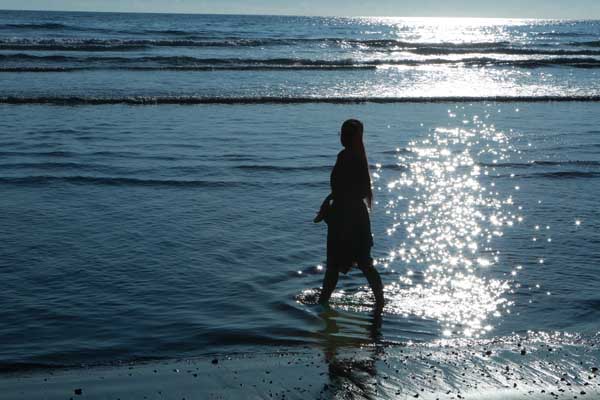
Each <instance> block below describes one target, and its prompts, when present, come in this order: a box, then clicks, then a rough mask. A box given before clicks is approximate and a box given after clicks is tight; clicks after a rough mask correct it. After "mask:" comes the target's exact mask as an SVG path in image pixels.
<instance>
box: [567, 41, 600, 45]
mask: <svg viewBox="0 0 600 400" xmlns="http://www.w3.org/2000/svg"><path fill="white" fill-rule="evenodd" d="M569 44H570V45H571V46H587V47H600V40H591V41H588V42H571V43H569Z"/></svg>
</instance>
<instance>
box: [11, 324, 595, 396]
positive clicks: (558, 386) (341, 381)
mask: <svg viewBox="0 0 600 400" xmlns="http://www.w3.org/2000/svg"><path fill="white" fill-rule="evenodd" d="M571 339H572V338H570V337H568V336H562V335H559V336H544V335H541V336H536V337H533V338H523V337H517V336H515V337H510V338H502V339H494V340H465V339H462V340H445V341H438V342H434V343H419V344H412V343H410V342H409V343H406V344H405V345H380V344H375V345H374V344H364V343H363V345H356V346H355V347H342V346H340V347H337V345H338V344H339V343H338V342H339V341H340V339H339V338H335V337H334V336H333V335H332V336H331V337H328V338H325V341H324V343H323V346H322V348H321V349H319V348H318V347H314V346H313V347H304V348H301V349H295V350H286V351H277V350H276V349H274V348H270V347H267V348H262V349H261V350H262V352H256V353H253V354H245V355H243V354H237V355H223V356H217V357H202V358H193V359H187V360H169V361H156V362H143V363H138V364H125V365H122V366H101V367H91V368H78V369H65V370H58V371H57V370H47V371H40V370H37V371H31V372H18V373H11V374H3V375H0V387H1V388H2V389H1V393H2V398H5V399H27V400H34V399H69V398H73V399H77V398H82V399H83V398H88V399H154V398H156V399H180V400H181V399H186V400H187V399H196V398H202V399H237V398H256V399H262V398H274V399H295V398H297V399H308V398H310V399H336V398H355V399H388V398H389V399H392V398H393V399H414V398H419V399H440V400H442V399H490V400H492V399H521V398H528V399H537V398H554V399H557V398H570V399H572V398H590V399H592V398H595V397H594V396H598V395H600V372H599V371H598V368H599V367H600V365H599V364H600V348H599V347H598V346H597V345H596V343H594V342H586V343H578V342H577V340H571ZM342 341H343V339H342Z"/></svg>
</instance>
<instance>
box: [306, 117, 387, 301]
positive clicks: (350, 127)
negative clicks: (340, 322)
mask: <svg viewBox="0 0 600 400" xmlns="http://www.w3.org/2000/svg"><path fill="white" fill-rule="evenodd" d="M362 137H363V125H362V123H361V122H360V121H358V120H356V119H349V120H347V121H346V122H344V123H343V124H342V132H341V142H342V146H344V149H343V150H342V151H340V153H339V154H338V156H337V161H336V163H335V166H334V167H333V171H332V172H331V180H330V183H331V194H330V195H329V196H327V198H326V199H325V201H324V202H323V205H322V206H321V209H320V211H319V213H318V214H317V217H316V218H315V222H319V221H321V220H323V219H324V220H325V221H326V222H327V224H328V230H327V269H326V271H325V278H324V279H323V290H322V291H321V296H320V297H319V303H321V304H324V303H327V302H328V301H329V298H330V297H331V293H332V292H333V290H334V289H335V286H336V285H337V281H338V276H339V273H340V272H343V273H344V274H345V273H347V272H348V271H349V270H350V268H352V266H353V265H358V268H360V270H361V271H362V272H363V274H364V275H365V277H366V278H367V281H368V282H369V286H371V290H372V291H373V295H374V296H375V309H376V310H377V311H381V310H382V309H383V304H384V300H383V285H382V283H381V278H380V276H379V273H378V272H377V270H376V269H375V267H374V266H373V259H372V258H371V247H372V246H373V237H372V236H371V222H370V220H369V209H371V204H372V202H373V192H372V191H371V176H370V174H369V165H368V163H367V153H366V151H365V146H364V144H363V139H362ZM365 200H366V202H367V203H366V204H365ZM367 205H368V209H367Z"/></svg>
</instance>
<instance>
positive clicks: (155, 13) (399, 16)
mask: <svg viewBox="0 0 600 400" xmlns="http://www.w3.org/2000/svg"><path fill="white" fill-rule="evenodd" d="M3 11H20V12H56V13H69V12H70V13H90V14H93V13H98V14H154V15H161V14H162V15H215V16H254V17H316V18H405V19H425V18H430V19H496V20H503V19H504V20H507V19H508V20H538V21H552V20H554V21H599V20H600V17H596V18H575V17H560V18H559V17H485V16H439V15H438V16H433V15H422V16H416V15H412V16H402V15H395V16H392V15H333V14H331V15H329V14H320V15H319V14H263V13H227V12H224V13H217V12H180V11H97V10H40V9H17V8H2V9H0V12H3Z"/></svg>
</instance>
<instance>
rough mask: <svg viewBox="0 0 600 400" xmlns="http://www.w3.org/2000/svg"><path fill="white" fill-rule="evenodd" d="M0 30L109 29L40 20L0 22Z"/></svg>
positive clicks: (93, 30)
mask: <svg viewBox="0 0 600 400" xmlns="http://www.w3.org/2000/svg"><path fill="white" fill-rule="evenodd" d="M0 30H33V31H35V30H44V31H79V32H109V31H111V30H110V29H103V28H96V27H89V26H75V25H67V24H62V23H58V22H40V23H23V24H0Z"/></svg>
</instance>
